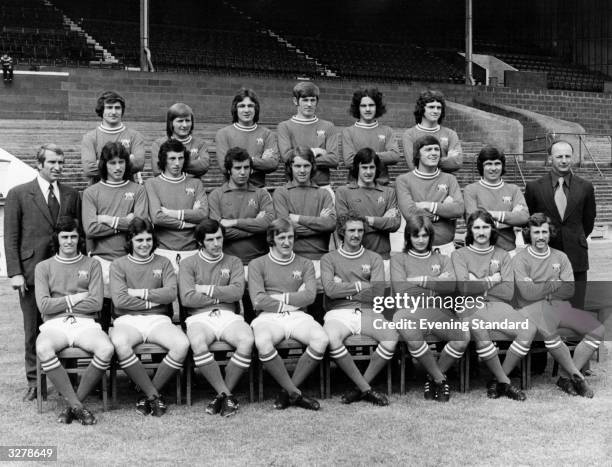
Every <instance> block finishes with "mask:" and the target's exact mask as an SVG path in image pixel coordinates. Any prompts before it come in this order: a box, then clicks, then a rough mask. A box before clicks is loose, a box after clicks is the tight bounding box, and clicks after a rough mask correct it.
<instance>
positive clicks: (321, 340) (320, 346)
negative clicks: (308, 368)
mask: <svg viewBox="0 0 612 467" xmlns="http://www.w3.org/2000/svg"><path fill="white" fill-rule="evenodd" d="M308 345H310V347H312V348H313V349H314V350H316V351H317V352H321V353H323V352H325V349H327V346H328V345H329V337H327V334H326V333H325V331H323V329H318V330H316V331H313V332H312V334H311V337H310V342H309V343H308Z"/></svg>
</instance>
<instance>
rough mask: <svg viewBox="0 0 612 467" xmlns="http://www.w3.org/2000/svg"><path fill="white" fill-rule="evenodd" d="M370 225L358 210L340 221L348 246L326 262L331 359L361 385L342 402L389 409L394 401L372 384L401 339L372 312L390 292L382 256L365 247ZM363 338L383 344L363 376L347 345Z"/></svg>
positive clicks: (344, 243) (323, 276)
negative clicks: (351, 339)
mask: <svg viewBox="0 0 612 467" xmlns="http://www.w3.org/2000/svg"><path fill="white" fill-rule="evenodd" d="M365 224H366V220H365V219H364V218H363V217H361V216H360V215H359V214H358V213H357V212H354V211H352V212H348V213H347V214H346V215H344V216H341V217H339V218H338V236H339V237H340V239H341V241H342V246H340V247H339V248H338V249H337V250H334V251H331V252H329V253H327V254H326V255H324V256H323V257H322V258H321V280H322V282H323V290H324V291H325V295H326V297H327V300H328V301H327V305H328V306H327V309H328V311H327V313H325V317H324V320H325V325H324V329H325V332H326V333H327V335H328V336H329V345H330V355H331V357H332V358H333V359H334V360H335V361H336V363H337V364H338V366H339V367H340V368H341V369H342V371H344V372H345V373H346V375H347V376H348V377H349V378H350V379H351V381H352V382H353V383H354V384H355V386H356V388H355V389H353V390H350V391H348V392H347V393H346V394H344V395H343V396H342V402H343V403H345V404H350V403H352V402H357V401H360V400H365V401H368V402H371V403H372V404H374V405H382V406H384V405H389V400H388V399H387V397H386V396H385V395H384V394H382V393H380V392H378V391H375V390H374V389H373V388H372V386H370V383H371V381H372V380H373V379H374V377H375V376H376V375H377V374H378V373H379V372H380V370H382V369H383V368H384V367H385V365H386V364H387V363H388V362H389V360H391V359H392V358H393V354H394V353H395V347H396V345H397V340H398V335H397V332H396V331H395V330H392V329H385V327H384V325H382V326H378V327H377V326H375V325H374V321H375V320H384V318H383V316H382V315H377V314H375V313H374V312H373V311H372V302H373V299H374V297H381V296H383V294H384V291H385V275H384V267H383V260H382V258H381V256H380V255H379V254H377V253H375V252H373V251H370V250H367V249H365V248H364V246H363V237H364V231H365ZM360 334H362V335H364V336H368V337H371V338H373V339H376V340H377V341H378V342H379V344H378V347H377V348H376V351H375V352H374V353H373V354H372V356H371V357H370V364H369V365H368V368H367V369H366V371H365V373H364V374H363V375H362V374H361V372H360V371H359V368H357V365H356V364H355V362H354V361H353V357H352V356H351V354H350V353H349V352H348V350H347V349H346V347H345V346H344V340H345V339H346V338H347V337H349V336H350V335H360Z"/></svg>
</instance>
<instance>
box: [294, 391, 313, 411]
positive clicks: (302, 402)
mask: <svg viewBox="0 0 612 467" xmlns="http://www.w3.org/2000/svg"><path fill="white" fill-rule="evenodd" d="M289 400H290V402H291V405H295V406H296V407H301V408H303V409H307V410H319V409H320V408H321V406H320V405H319V402H317V401H316V400H315V399H313V398H311V397H308V396H305V395H303V394H298V393H294V394H291V396H290V397H289Z"/></svg>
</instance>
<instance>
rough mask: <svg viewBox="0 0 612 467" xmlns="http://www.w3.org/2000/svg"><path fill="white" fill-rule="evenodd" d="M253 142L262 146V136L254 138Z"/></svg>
mask: <svg viewBox="0 0 612 467" xmlns="http://www.w3.org/2000/svg"><path fill="white" fill-rule="evenodd" d="M255 142H256V143H257V144H258V145H259V146H263V138H257V139H256V140H255Z"/></svg>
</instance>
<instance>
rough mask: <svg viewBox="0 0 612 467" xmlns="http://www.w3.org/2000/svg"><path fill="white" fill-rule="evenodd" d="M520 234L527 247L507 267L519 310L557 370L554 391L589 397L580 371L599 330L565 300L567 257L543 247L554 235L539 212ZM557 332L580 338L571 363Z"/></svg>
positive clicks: (570, 282)
mask: <svg viewBox="0 0 612 467" xmlns="http://www.w3.org/2000/svg"><path fill="white" fill-rule="evenodd" d="M523 235H524V237H525V241H526V242H527V243H528V246H527V248H525V249H524V250H521V251H520V252H519V253H517V255H516V256H515V257H514V258H513V262H512V266H513V268H514V277H515V280H516V286H517V289H518V303H519V306H521V307H522V308H521V311H522V312H523V313H525V314H526V315H527V316H528V317H529V319H530V320H532V321H533V322H534V323H535V325H536V326H537V329H538V331H539V332H540V334H542V336H543V337H544V344H545V346H546V348H547V349H548V352H549V353H550V354H551V355H552V356H553V358H554V359H555V360H556V361H557V362H558V363H559V366H560V367H561V370H560V372H559V373H560V376H559V379H558V380H557V386H559V387H560V388H561V389H562V390H563V391H565V392H566V393H568V394H570V395H573V396H575V395H580V396H582V397H593V395H594V393H593V390H592V389H591V388H590V386H589V385H588V384H587V382H586V380H585V379H584V375H582V373H581V372H580V370H582V368H583V367H584V366H585V365H586V364H587V362H588V361H589V359H590V358H591V356H592V355H593V352H595V350H597V348H598V347H599V346H600V345H601V342H602V340H603V337H604V327H603V325H602V324H601V323H600V322H599V321H598V320H597V319H596V318H595V317H594V316H593V315H592V314H591V313H589V312H587V311H584V310H580V309H578V308H574V307H573V306H572V305H571V303H570V302H569V301H568V300H569V299H570V298H571V297H572V296H573V295H574V291H575V288H574V275H573V272H572V266H571V263H570V261H569V258H568V257H567V255H566V254H565V253H563V252H562V251H560V250H556V249H554V248H551V247H550V246H549V245H548V244H549V242H550V240H551V239H552V238H553V237H554V235H555V231H554V230H553V227H552V224H551V220H550V219H549V218H548V217H546V216H545V215H544V214H542V213H535V214H532V215H531V216H530V217H529V220H528V221H527V225H526V226H525V228H524V229H523ZM559 328H566V329H571V330H572V331H574V332H575V333H577V334H579V335H581V336H584V337H583V339H582V340H581V341H580V342H579V343H578V345H577V346H576V349H575V350H574V358H573V359H572V357H571V355H570V352H569V349H568V348H567V346H566V345H565V343H564V342H563V341H562V340H561V337H560V336H559Z"/></svg>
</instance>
